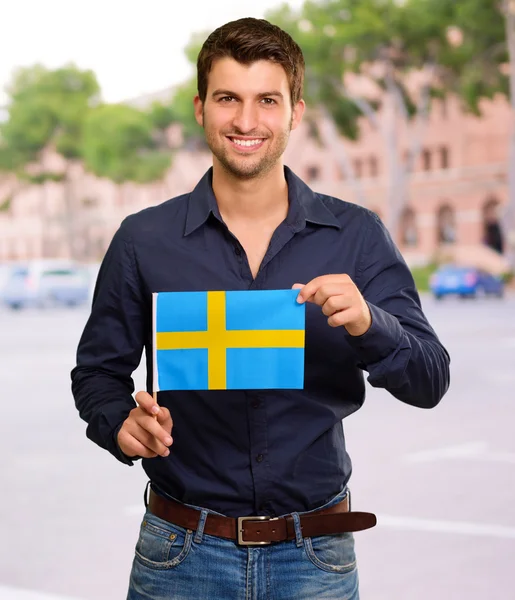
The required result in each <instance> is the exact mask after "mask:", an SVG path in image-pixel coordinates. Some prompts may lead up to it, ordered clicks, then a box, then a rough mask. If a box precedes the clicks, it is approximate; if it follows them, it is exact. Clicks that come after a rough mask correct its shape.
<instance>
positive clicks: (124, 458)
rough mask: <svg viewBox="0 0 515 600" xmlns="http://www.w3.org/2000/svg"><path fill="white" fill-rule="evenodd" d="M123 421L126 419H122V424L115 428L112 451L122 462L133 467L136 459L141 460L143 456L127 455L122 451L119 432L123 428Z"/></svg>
mask: <svg viewBox="0 0 515 600" xmlns="http://www.w3.org/2000/svg"><path fill="white" fill-rule="evenodd" d="M123 423H124V421H122V422H121V423H120V425H119V426H118V427H117V428H116V429H115V430H114V434H113V440H112V449H111V453H112V454H113V455H114V457H115V458H117V459H118V460H119V461H120V462H122V463H124V464H126V465H129V466H130V467H132V465H133V464H134V461H136V460H139V459H140V458H141V456H127V455H126V454H125V453H124V452H123V451H122V449H121V448H120V446H119V445H118V432H119V431H120V429H121V428H122V426H123Z"/></svg>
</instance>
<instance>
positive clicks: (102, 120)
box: [82, 104, 171, 183]
mask: <svg viewBox="0 0 515 600" xmlns="http://www.w3.org/2000/svg"><path fill="white" fill-rule="evenodd" d="M154 115H155V113H154ZM153 129H154V127H153V121H152V116H151V115H150V116H149V114H145V113H143V112H141V111H139V110H137V109H136V108H133V107H131V106H126V105H123V104H105V105H102V106H98V107H97V108H95V109H93V110H91V111H90V112H89V114H88V116H87V118H86V121H85V123H84V140H83V149H82V152H83V157H84V162H85V165H86V167H87V168H88V169H90V170H91V171H92V172H93V173H95V174H96V175H98V176H99V177H108V178H109V179H112V180H113V181H115V182H117V183H122V182H124V181H136V182H139V183H146V182H148V181H153V180H155V179H159V178H161V177H162V176H163V174H164V172H165V170H166V168H167V167H168V166H169V165H170V160H171V156H170V154H167V153H163V152H161V151H159V150H158V148H157V143H156V141H155V139H154V136H153Z"/></svg>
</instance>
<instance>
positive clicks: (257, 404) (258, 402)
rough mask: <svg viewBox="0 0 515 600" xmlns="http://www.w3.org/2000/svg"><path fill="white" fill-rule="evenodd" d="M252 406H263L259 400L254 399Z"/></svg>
mask: <svg viewBox="0 0 515 600" xmlns="http://www.w3.org/2000/svg"><path fill="white" fill-rule="evenodd" d="M250 406H252V408H259V407H260V406H261V402H260V401H259V400H252V402H251V403H250Z"/></svg>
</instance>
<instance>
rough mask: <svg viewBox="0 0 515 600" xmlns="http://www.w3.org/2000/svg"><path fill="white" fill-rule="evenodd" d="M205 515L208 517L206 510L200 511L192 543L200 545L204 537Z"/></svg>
mask: <svg viewBox="0 0 515 600" xmlns="http://www.w3.org/2000/svg"><path fill="white" fill-rule="evenodd" d="M207 515H208V511H207V510H205V509H202V510H201V511H200V519H199V520H198V525H197V531H196V532H195V537H194V541H195V543H197V544H201V543H202V536H203V535H204V527H205V525H206V519H207Z"/></svg>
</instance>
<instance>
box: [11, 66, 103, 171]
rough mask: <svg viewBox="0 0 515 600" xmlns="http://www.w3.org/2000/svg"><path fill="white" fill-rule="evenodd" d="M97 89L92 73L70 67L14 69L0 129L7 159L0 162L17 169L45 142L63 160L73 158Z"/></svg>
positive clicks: (78, 154) (77, 152) (32, 157)
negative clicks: (53, 147) (6, 112)
mask: <svg viewBox="0 0 515 600" xmlns="http://www.w3.org/2000/svg"><path fill="white" fill-rule="evenodd" d="M99 91H100V90H99V87H98V83H97V80H96V77H95V75H94V74H93V73H92V72H91V71H81V70H79V69H77V68H76V67H75V66H73V65H67V66H65V67H62V68H59V69H56V70H48V69H46V68H45V67H43V66H41V65H35V66H32V67H25V68H21V69H19V70H18V71H17V72H16V73H15V75H14V77H13V81H12V83H11V84H10V86H8V88H7V92H8V94H9V96H10V102H9V105H8V117H7V120H6V122H5V123H4V124H2V126H1V129H0V136H1V138H2V144H3V147H4V148H3V152H2V153H3V154H7V153H8V154H9V155H10V156H9V158H8V159H6V158H5V157H4V159H3V160H2V161H0V162H1V163H3V164H4V165H6V164H7V167H8V168H9V169H12V168H15V167H19V166H21V165H24V164H26V163H28V162H31V161H33V160H36V159H37V158H38V154H39V152H40V151H41V150H42V149H43V148H44V147H45V146H47V145H49V144H54V145H55V147H56V149H57V151H58V152H59V153H60V154H62V155H63V156H64V157H65V158H68V159H73V158H78V157H79V156H80V144H81V131H82V126H83V122H84V118H85V116H86V114H87V112H88V110H89V108H90V106H91V105H92V104H94V103H95V102H96V101H97V100H98V95H99Z"/></svg>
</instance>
